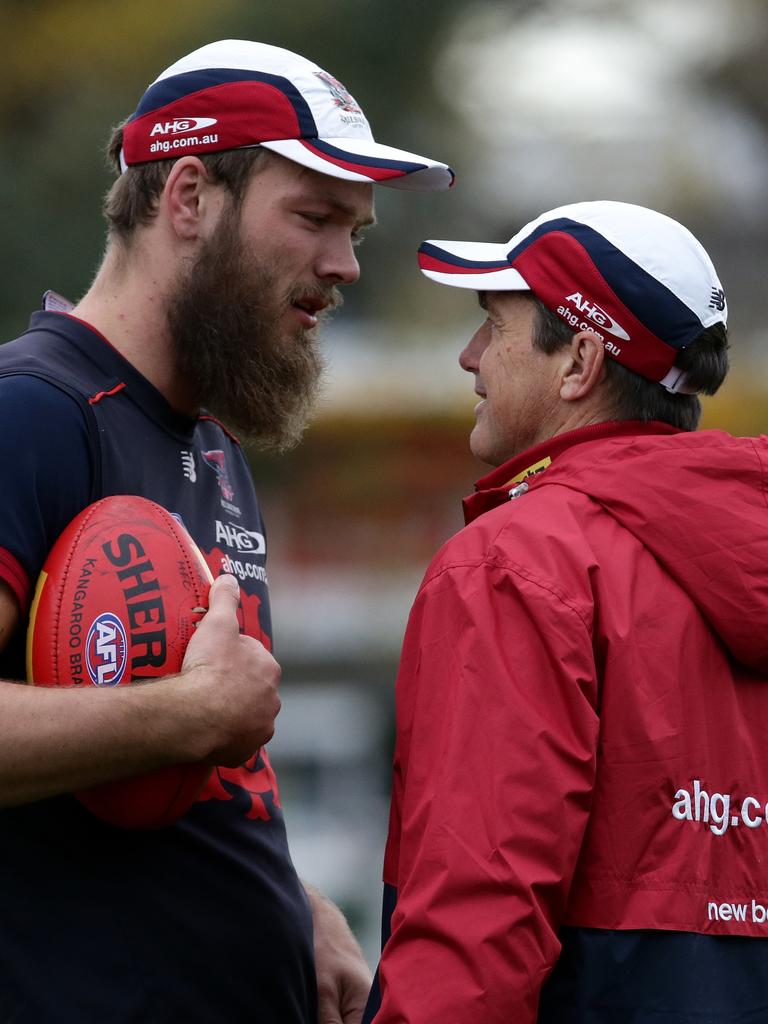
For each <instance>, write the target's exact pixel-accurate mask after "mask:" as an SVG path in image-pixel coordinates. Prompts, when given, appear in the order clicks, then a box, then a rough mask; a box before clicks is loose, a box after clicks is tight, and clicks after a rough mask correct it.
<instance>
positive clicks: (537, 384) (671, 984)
mask: <svg viewBox="0 0 768 1024" xmlns="http://www.w3.org/2000/svg"><path fill="white" fill-rule="evenodd" d="M420 264H421V267H422V269H423V271H424V272H425V273H426V274H427V276H428V277H430V278H432V279H434V280H436V281H438V282H441V283H443V284H447V285H451V286H455V287H460V288H467V289H472V290H475V291H476V292H477V293H478V296H479V302H480V307H481V310H482V314H481V315H482V323H481V326H480V327H479V328H478V330H477V332H476V333H475V334H474V336H473V337H472V339H471V340H470V342H469V344H468V345H467V346H466V348H465V349H464V351H463V352H462V353H461V356H460V363H461V366H462V367H463V368H464V369H465V370H466V371H467V372H468V373H470V374H472V376H473V378H474V386H475V391H476V393H477V395H478V397H479V402H478V404H477V406H476V409H475V415H476V421H475V425H474V428H473V430H472V434H471V442H470V443H471V447H472V451H473V452H474V454H475V455H476V456H477V457H478V458H479V459H481V460H482V461H484V462H486V463H489V464H490V465H491V466H493V467H494V469H493V470H492V472H491V473H490V474H489V475H487V476H486V477H485V478H484V479H482V480H481V481H480V482H479V484H478V485H477V489H476V492H475V493H474V494H473V495H472V496H471V497H469V498H468V499H467V500H466V502H465V508H466V519H467V526H466V528H465V529H463V530H462V531H461V532H460V533H459V534H458V535H457V536H455V537H454V538H453V539H452V540H450V541H449V542H448V543H447V544H446V545H445V547H444V548H443V549H442V550H441V551H440V552H439V554H438V555H437V556H436V558H435V559H434V561H433V562H432V564H431V565H430V567H429V569H428V570H427V574H426V576H425V578H424V582H423V583H422V586H421V588H420V590H419V593H418V596H417V598H416V602H415V605H414V607H413V610H412V613H411V617H410V621H409V624H408V629H407V634H406V638H405V644H404V650H403V656H402V661H401V666H400V673H399V677H398V683H397V747H396V755H395V772H394V793H393V801H392V812H391V820H390V832H389V840H388V844H387V852H386V859H385V871H384V877H385V883H386V888H385V893H386V895H385V907H386V910H385V931H386V932H387V933H388V934H389V937H388V940H387V941H386V944H385V946H384V949H383V954H382V959H381V964H380V970H379V979H378V980H379V983H380V990H379V987H378V986H377V990H376V991H375V992H374V994H373V995H372V998H371V1000H370V1007H369V1012H368V1014H367V1019H371V1018H372V1017H374V1015H375V1018H374V1019H375V1021H376V1024H395V1022H397V1024H406V1022H407V1024H437V1022H440V1024H444V1022H451V1024H454V1022H455V1024H509V1022H511V1021H514V1022H515V1024H529V1022H530V1024H532V1022H534V1021H540V1022H547V1024H555V1022H558V1024H560V1022H563V1024H565V1022H568V1024H587V1022H589V1024H618V1022H620V1021H621V1022H624V1021H631V1022H632V1024H650V1022H659V1024H660V1022H661V1021H664V1022H672V1021H674V1022H683V1021H685V1022H693V1021H702V1020H707V1021H713V1022H714V1021H718V1022H724V1021H736V1020H739V1021H741V1020H744V1021H746V1020H750V1021H752V1020H754V1021H757V1020H762V1019H764V1017H765V1012H766V1011H765V1007H766V1006H768V958H767V956H766V947H765V940H764V936H765V934H766V919H767V917H768V910H767V909H766V907H767V906H768V868H767V867H766V864H768V859H767V858H766V850H767V849H768V847H767V846H766V843H768V824H766V822H767V821H768V757H767V756H766V747H765V736H766V731H767V730H768V685H767V684H768V678H766V676H767V674H768V640H767V639H766V638H767V637H768V629H767V628H766V627H767V626H768V529H767V527H768V501H767V498H766V472H767V471H768V443H766V440H765V439H753V438H734V437H731V436H730V435H728V434H727V433H724V432H722V431H700V432H699V431H697V430H696V428H697V425H698V422H699V415H700V402H699V399H698V398H697V397H696V394H697V393H698V392H704V393H713V392H714V391H715V390H716V389H717V388H718V387H719V385H720V384H721V383H722V381H723V379H724V377H725V375H726V371H727V360H726V347H727V343H726V326H725V324H726V302H725V295H724V292H723V288H722V285H721V283H720V281H719V279H718V276H717V274H716V272H715V270H714V268H713V266H712V263H711V261H710V259H709V257H708V256H707V254H706V252H705V251H704V249H703V248H702V246H701V245H700V244H699V243H698V242H697V240H696V239H695V238H694V237H693V236H692V235H691V234H690V232H688V231H687V230H686V229H685V228H684V227H682V226H681V225H680V224H678V223H676V222H675V221H673V220H671V219H669V218H668V217H665V216H662V215H661V214H659V213H655V212H653V211H651V210H646V209H643V208H640V207H637V206H631V205H627V204H623V203H615V202H591V203H579V204H575V205H571V206H566V207H562V208H560V209H556V210H552V211H550V212H548V213H545V214H543V215H542V216H541V217H539V218H537V219H536V220H534V221H533V222H531V223H530V224H528V225H526V226H525V227H524V228H523V229H522V230H521V231H520V232H519V233H518V234H516V235H515V236H514V237H513V238H512V239H511V240H510V241H509V242H507V243H505V244H502V245H496V244H484V243H460V242H441V241H436V242H428V243H425V244H424V245H423V246H422V247H421V250H420ZM377 1009H378V1012H376V1010H377Z"/></svg>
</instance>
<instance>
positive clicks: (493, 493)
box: [462, 420, 680, 523]
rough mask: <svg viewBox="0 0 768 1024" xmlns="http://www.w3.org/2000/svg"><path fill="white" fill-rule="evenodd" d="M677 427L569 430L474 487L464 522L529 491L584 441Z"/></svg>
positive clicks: (630, 423) (614, 424) (617, 425)
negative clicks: (534, 480) (530, 484)
mask: <svg viewBox="0 0 768 1024" xmlns="http://www.w3.org/2000/svg"><path fill="white" fill-rule="evenodd" d="M679 433H680V431H679V430H678V429H677V427H673V426H670V424H669V423H658V422H652V423H643V422H641V421H640V420H622V421H620V422H619V421H613V420H612V421H608V422H606V423H593V424H590V426H588V427H580V428H579V429H578V430H569V431H568V432H567V433H565V434H558V435H556V436H555V437H551V438H549V440H547V441H542V443H541V444H537V445H536V446H535V447H533V448H529V449H528V450H527V451H525V452H522V453H521V454H520V455H516V456H515V458H513V459H510V460H509V461H508V462H505V463H503V465H501V466H497V467H496V469H494V470H492V471H491V472H490V473H488V474H487V475H486V476H484V477H481V479H480V480H478V481H477V483H476V484H475V493H474V494H470V495H469V497H467V498H464V501H463V502H462V504H463V506H464V522H465V523H471V522H472V520H473V519H476V518H477V517H478V516H480V515H482V514H483V513H484V512H488V511H489V510H490V509H492V508H496V507H497V505H503V504H504V503H505V502H507V501H510V500H511V499H514V498H517V497H519V496H520V495H521V494H523V493H524V492H525V491H527V490H528V481H529V479H530V478H531V477H534V476H537V475H538V474H539V473H543V472H544V471H545V470H546V469H547V468H548V467H549V466H550V465H551V464H552V462H553V461H554V460H555V459H556V458H557V457H558V456H559V455H562V453H563V452H565V451H568V449H569V448H573V447H575V446H576V445H578V444H583V443H584V442H585V441H600V440H603V439H604V438H608V437H631V436H637V435H641V434H679Z"/></svg>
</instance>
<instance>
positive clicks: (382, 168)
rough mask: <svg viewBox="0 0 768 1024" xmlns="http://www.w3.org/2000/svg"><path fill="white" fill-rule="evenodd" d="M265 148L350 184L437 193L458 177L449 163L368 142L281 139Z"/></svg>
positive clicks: (366, 140) (265, 143) (354, 140)
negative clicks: (351, 182) (366, 183)
mask: <svg viewBox="0 0 768 1024" xmlns="http://www.w3.org/2000/svg"><path fill="white" fill-rule="evenodd" d="M261 145H262V146H263V147H264V148H265V149H271V150H272V151H273V152H274V153H279V154H280V155H281V156H284V157H286V159H288V160H293V161H294V162H295V163H297V164H302V165H303V166H304V167H309V168H311V169H312V170H313V171H319V172H320V173H321V174H329V175H330V176H331V177H333V178H343V179H344V180H346V181H364V182H369V183H372V184H375V185H386V186H388V187H389V188H401V189H408V190H410V191H413V192H434V191H438V190H440V189H446V188H450V187H451V185H453V182H454V177H455V175H454V173H453V171H452V170H451V168H450V167H448V166H447V164H441V163H438V162H437V161H436V160H429V159H428V158H427V157H425V156H418V155H417V154H416V153H406V152H405V150H402V149H393V148H392V147H391V146H382V145H380V144H379V143H378V142H373V141H372V140H371V141H369V140H368V139H278V140H275V141H269V142H262V143H261Z"/></svg>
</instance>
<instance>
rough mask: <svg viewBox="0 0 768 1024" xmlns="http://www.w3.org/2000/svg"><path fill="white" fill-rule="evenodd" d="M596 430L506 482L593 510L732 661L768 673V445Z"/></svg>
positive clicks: (576, 435) (662, 431)
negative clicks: (643, 556) (637, 546)
mask: <svg viewBox="0 0 768 1024" xmlns="http://www.w3.org/2000/svg"><path fill="white" fill-rule="evenodd" d="M600 426H601V427H604V428H606V429H604V430H603V431H599V430H598V431H594V428H587V430H586V431H574V432H573V433H572V434H571V435H562V436H561V437H559V438H554V439H553V441H555V442H558V444H557V447H558V448H560V449H561V450H560V452H559V454H555V455H554V457H552V462H551V465H548V466H547V468H546V470H545V471H544V472H539V471H538V470H539V468H540V461H541V453H540V450H541V451H543V450H544V449H545V448H546V445H542V446H539V449H536V450H535V452H528V453H526V455H525V456H523V457H522V461H523V462H526V461H527V465H528V466H531V465H532V462H531V458H532V456H533V455H536V454H539V456H540V458H539V464H537V463H536V462H535V461H534V462H533V465H534V466H536V469H534V475H532V476H531V475H529V474H527V473H525V472H524V473H518V474H517V475H515V474H514V473H510V475H509V476H507V477H506V480H507V483H511V481H512V480H518V479H523V480H525V482H526V483H527V484H528V488H529V489H532V488H534V487H543V486H548V485H552V484H558V485H560V486H565V487H570V488H572V489H574V490H577V491H580V492H581V493H583V494H585V495H586V496H588V497H589V498H591V499H592V500H594V501H597V502H599V503H600V505H602V507H603V508H604V509H605V511H606V512H607V513H608V514H609V515H611V516H613V517H614V519H616V520H617V522H619V523H620V524H621V525H622V526H623V527H624V528H625V529H627V530H629V532H630V533H632V534H633V535H634V536H635V537H636V538H637V539H638V540H639V541H640V543H641V544H643V545H644V547H645V548H647V550H648V551H650V552H651V553H652V554H653V556H654V557H655V558H656V559H657V561H658V562H659V563H660V564H661V565H662V566H663V567H664V569H666V571H667V572H668V573H669V575H670V576H671V577H672V578H673V579H674V580H675V581H676V582H677V583H678V585H679V586H680V587H681V588H682V589H683V590H684V591H685V592H686V593H687V594H688V595H689V597H690V598H691V600H692V601H693V602H694V603H695V604H696V605H697V606H698V608H699V610H700V611H701V613H702V614H703V615H704V616H705V618H706V619H707V621H708V622H709V624H710V626H711V628H712V629H713V630H714V631H715V632H716V633H717V634H718V636H719V637H720V638H721V639H722V641H723V643H724V644H725V645H726V647H727V648H728V649H729V651H730V652H731V653H732V655H733V657H734V658H736V659H737V660H738V661H740V662H742V663H744V664H746V665H748V666H750V667H752V668H755V669H757V670H758V671H759V672H764V673H768V438H765V437H759V438H751V437H732V436H731V435H730V434H727V433H725V432H723V431H716V430H705V431H697V432H694V433H684V432H683V433H677V432H670V429H671V428H665V427H664V426H663V425H661V424H657V425H655V427H656V430H657V433H655V434H653V433H648V432H647V431H648V430H649V426H650V425H646V424H642V425H641V424H626V423H625V424H621V425H619V424H611V425H609V424H605V425H600ZM635 428H638V429H635ZM590 431H591V432H590ZM611 433H613V434H614V435H615V436H610V435H611ZM577 442H579V443H577ZM550 445H551V442H550ZM563 448H564V449H565V450H562V449H563ZM545 461H547V460H545ZM518 462H519V460H515V463H514V464H507V466H506V467H502V468H501V469H502V473H501V475H502V476H504V472H503V470H507V472H509V470H510V469H514V468H515V467H516V466H517V464H518ZM498 473H499V471H498V470H497V471H495V472H494V474H491V475H490V477H487V478H486V480H487V481H489V482H490V480H491V477H495V476H496V475H497V474H498ZM494 482H496V481H494ZM477 497H478V498H479V497H480V495H478V496H477ZM468 500H469V501H471V500H472V499H468Z"/></svg>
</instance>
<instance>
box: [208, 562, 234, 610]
mask: <svg viewBox="0 0 768 1024" xmlns="http://www.w3.org/2000/svg"><path fill="white" fill-rule="evenodd" d="M239 603H240V587H239V585H238V582H237V580H236V579H235V577H234V576H233V575H232V573H231V572H224V573H222V574H221V576H217V577H216V579H215V580H214V581H213V583H212V584H211V589H210V591H209V592H208V613H209V614H210V613H211V612H212V611H219V612H223V613H224V614H231V613H232V612H235V611H237V606H238V604H239Z"/></svg>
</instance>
